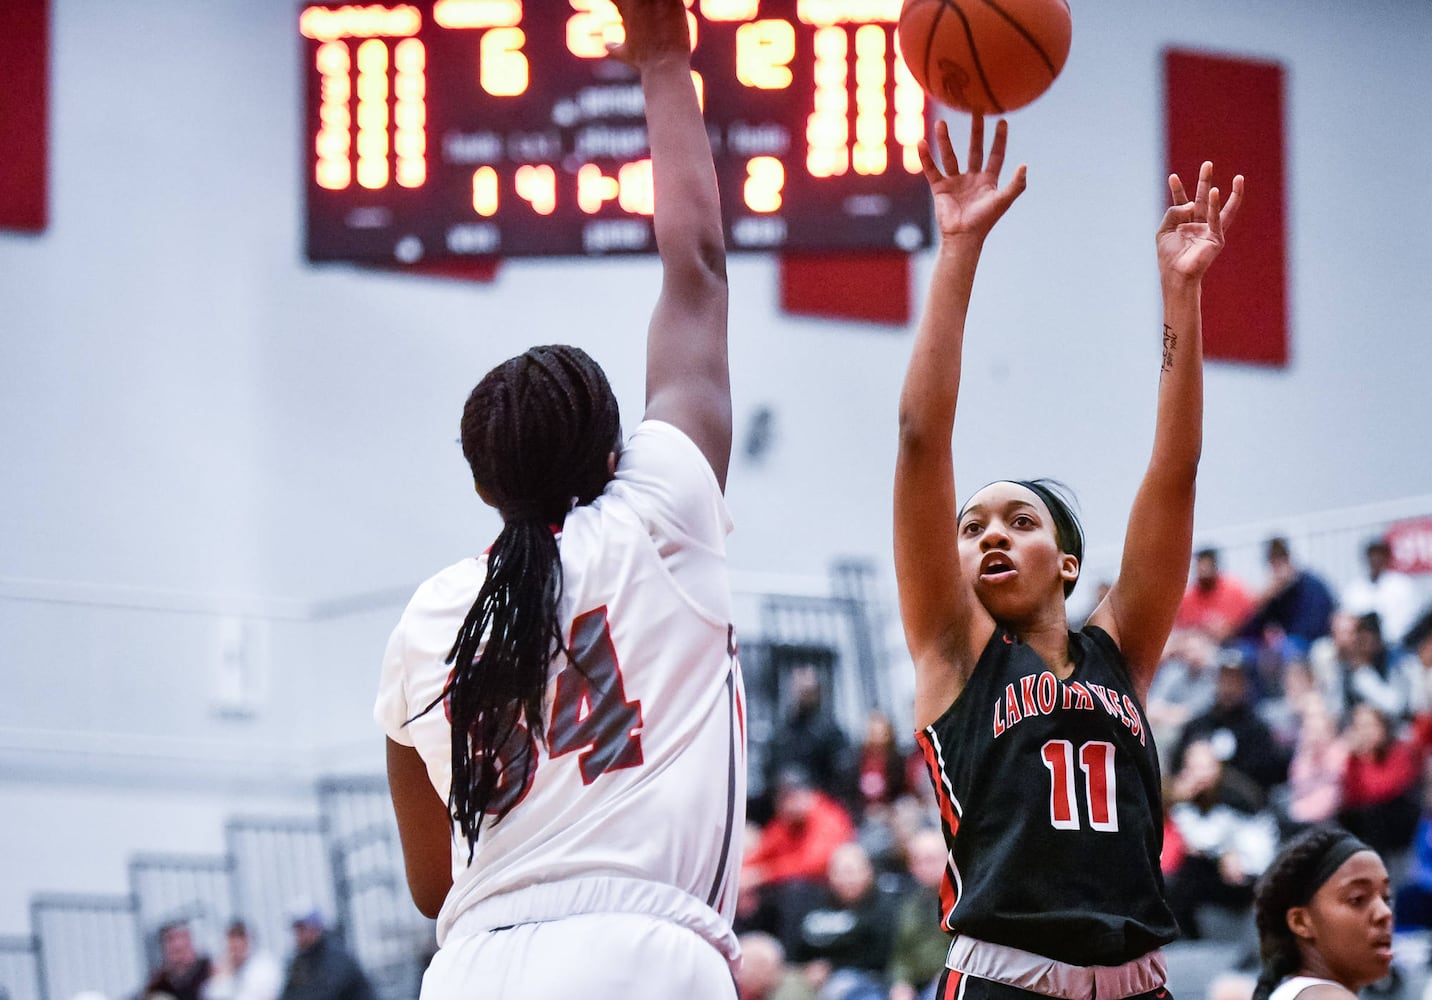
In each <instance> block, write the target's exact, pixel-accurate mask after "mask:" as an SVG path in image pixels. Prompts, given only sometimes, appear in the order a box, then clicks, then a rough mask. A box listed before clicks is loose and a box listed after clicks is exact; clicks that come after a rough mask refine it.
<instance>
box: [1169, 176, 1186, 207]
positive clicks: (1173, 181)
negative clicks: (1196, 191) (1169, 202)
mask: <svg viewBox="0 0 1432 1000" xmlns="http://www.w3.org/2000/svg"><path fill="white" fill-rule="evenodd" d="M1168 190H1169V194H1171V195H1172V196H1173V203H1174V204H1175V205H1186V204H1187V203H1188V193H1187V192H1186V191H1184V189H1183V181H1181V180H1179V179H1178V174H1169V175H1168Z"/></svg>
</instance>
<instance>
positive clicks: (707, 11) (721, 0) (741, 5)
mask: <svg viewBox="0 0 1432 1000" xmlns="http://www.w3.org/2000/svg"><path fill="white" fill-rule="evenodd" d="M687 6H688V7H689V6H690V4H687ZM760 7H761V0H701V16H702V17H704V18H706V20H708V21H754V20H755V19H756V14H757V12H758V11H759V10H760Z"/></svg>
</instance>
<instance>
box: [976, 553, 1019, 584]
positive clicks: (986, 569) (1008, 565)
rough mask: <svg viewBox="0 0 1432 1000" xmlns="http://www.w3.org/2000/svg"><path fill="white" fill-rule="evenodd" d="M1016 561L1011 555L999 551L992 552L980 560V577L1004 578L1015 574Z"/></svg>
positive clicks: (987, 578)
mask: <svg viewBox="0 0 1432 1000" xmlns="http://www.w3.org/2000/svg"><path fill="white" fill-rule="evenodd" d="M1014 573H1015V570H1014V563H1012V562H1010V561H1009V557H1008V556H1006V555H1004V554H1002V553H998V552H992V553H990V554H989V555H987V556H985V557H984V559H982V560H980V579H982V580H1004V579H1008V578H1010V577H1012V576H1014Z"/></svg>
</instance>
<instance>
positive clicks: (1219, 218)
mask: <svg viewBox="0 0 1432 1000" xmlns="http://www.w3.org/2000/svg"><path fill="white" fill-rule="evenodd" d="M1222 203H1223V196H1222V194H1220V193H1219V190H1218V188H1216V187H1215V188H1209V189H1208V232H1209V233H1210V234H1211V235H1212V236H1213V238H1214V240H1216V241H1217V242H1219V243H1222V242H1223V213H1222V212H1221V211H1220V209H1221V208H1222Z"/></svg>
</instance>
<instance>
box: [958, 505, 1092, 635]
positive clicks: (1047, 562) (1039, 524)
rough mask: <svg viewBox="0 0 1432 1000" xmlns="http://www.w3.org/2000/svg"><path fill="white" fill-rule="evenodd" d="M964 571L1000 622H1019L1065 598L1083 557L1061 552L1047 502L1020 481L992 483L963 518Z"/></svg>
mask: <svg viewBox="0 0 1432 1000" xmlns="http://www.w3.org/2000/svg"><path fill="white" fill-rule="evenodd" d="M959 540H960V569H961V571H962V572H963V574H964V576H965V578H966V579H967V580H969V581H971V582H972V584H973V585H974V589H975V595H976V596H977V597H978V598H979V600H980V603H981V604H983V605H984V606H985V609H986V610H987V611H989V613H990V614H991V615H992V616H993V617H994V619H995V620H996V621H998V622H1001V623H1004V624H1018V623H1019V622H1022V621H1026V620H1029V619H1031V618H1033V617H1035V616H1037V615H1038V614H1039V613H1040V612H1042V611H1043V610H1045V609H1046V608H1047V606H1048V605H1049V603H1050V602H1054V601H1057V602H1059V603H1060V604H1061V605H1062V604H1063V601H1064V581H1065V580H1066V579H1074V578H1075V577H1076V576H1077V575H1078V566H1079V563H1078V560H1077V559H1075V558H1074V557H1073V556H1072V555H1068V554H1067V553H1063V552H1060V551H1059V542H1058V539H1057V537H1056V535H1055V529H1054V518H1053V517H1052V516H1051V515H1050V513H1049V508H1048V507H1046V506H1045V505H1044V501H1043V500H1041V499H1040V498H1039V496H1038V495H1037V494H1036V493H1034V491H1032V490H1030V489H1029V488H1027V487H1024V486H1020V485H1019V484H1018V483H1008V482H998V483H991V484H990V485H988V486H986V487H985V488H984V489H982V490H980V491H979V492H978V493H976V494H975V495H974V496H973V497H971V498H970V502H969V503H968V504H966V505H965V510H964V513H963V514H962V515H961V516H960V524H959Z"/></svg>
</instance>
